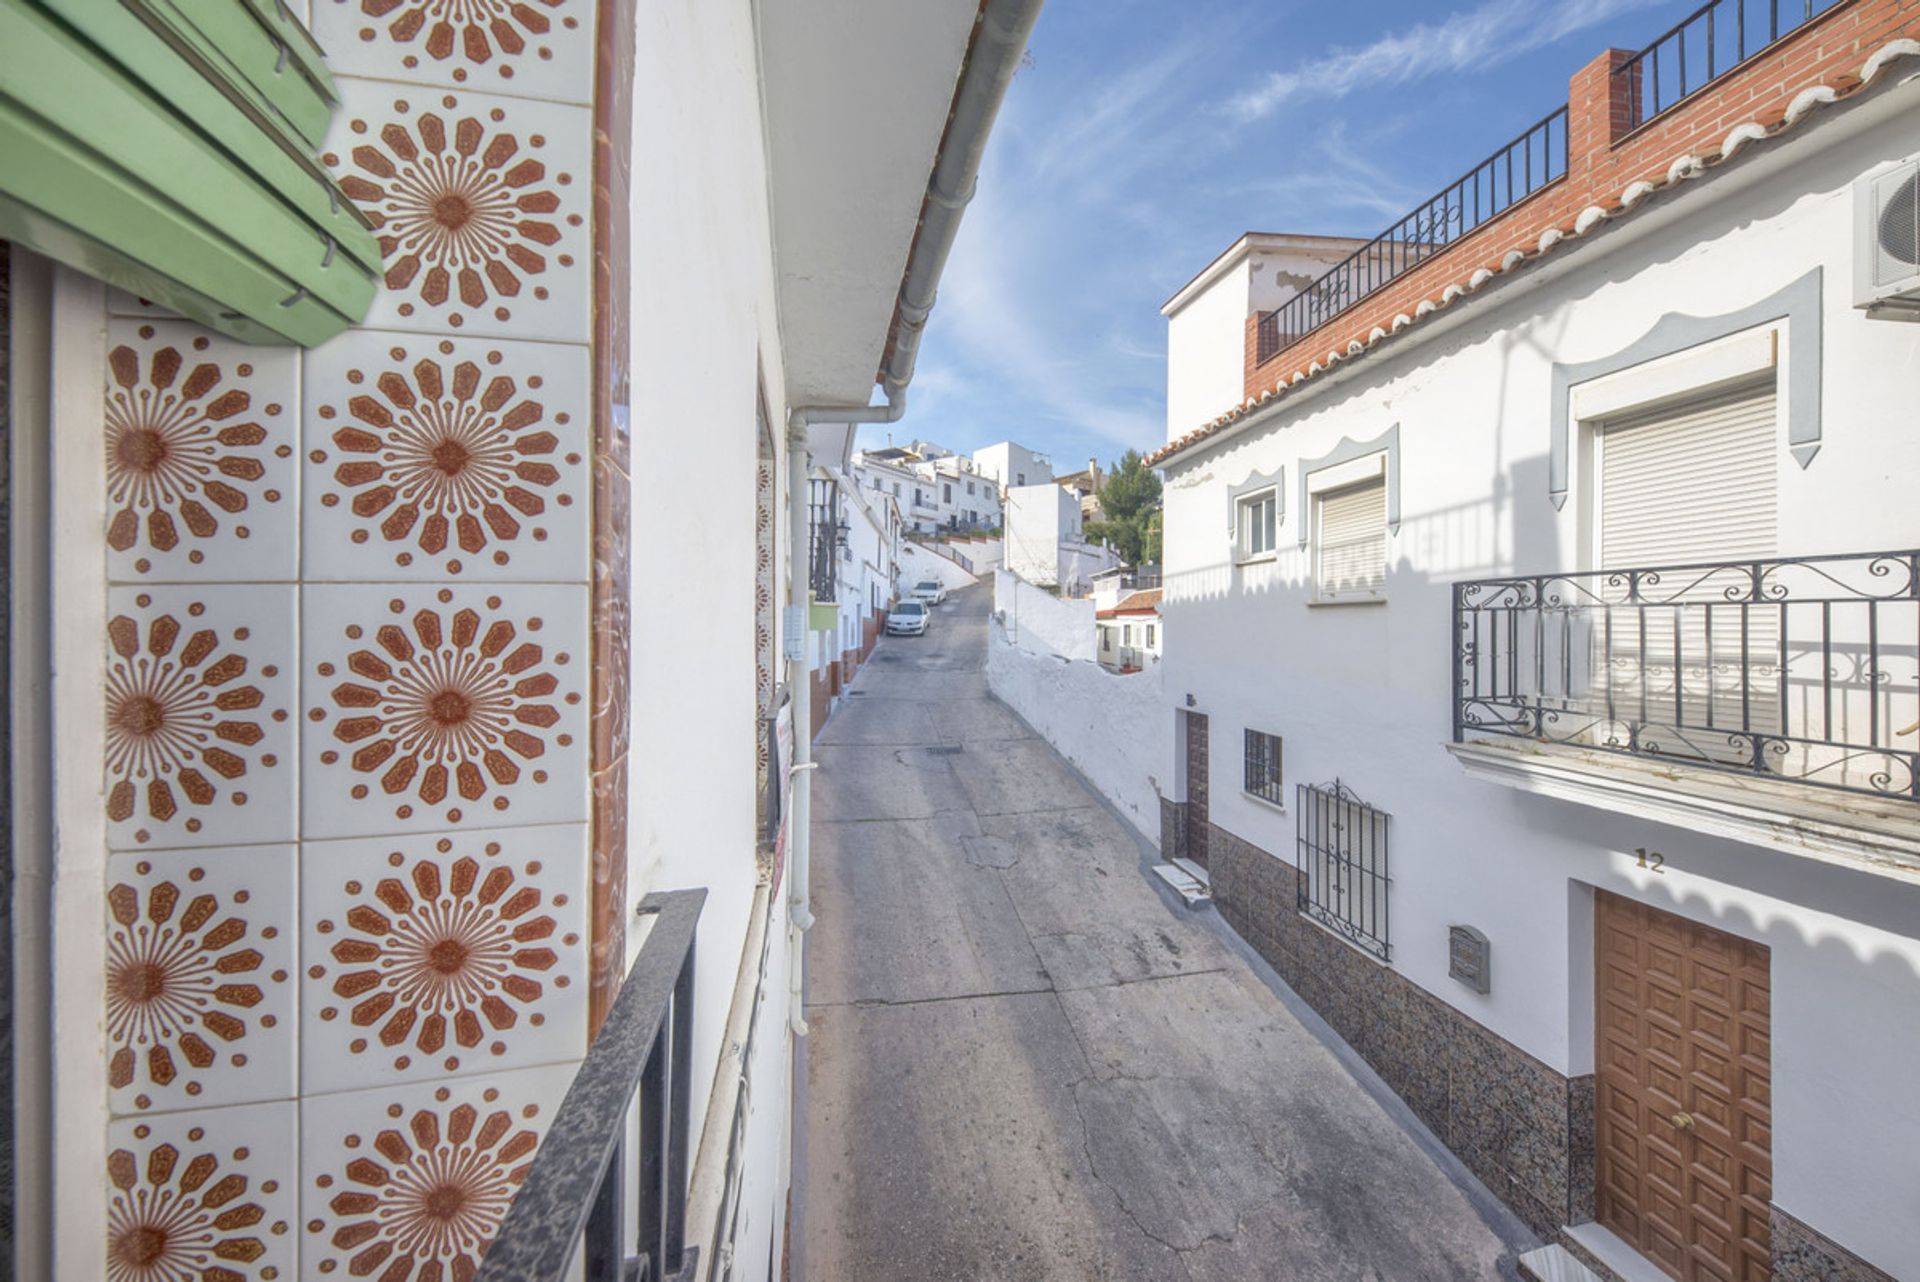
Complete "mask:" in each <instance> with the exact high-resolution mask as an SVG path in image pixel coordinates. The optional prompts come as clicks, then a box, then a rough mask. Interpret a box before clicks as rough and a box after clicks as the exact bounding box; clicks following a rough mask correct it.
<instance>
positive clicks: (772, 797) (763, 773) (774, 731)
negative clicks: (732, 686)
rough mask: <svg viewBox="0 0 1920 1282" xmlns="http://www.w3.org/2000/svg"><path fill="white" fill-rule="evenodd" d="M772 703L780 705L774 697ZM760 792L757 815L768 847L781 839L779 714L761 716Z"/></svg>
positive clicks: (783, 789)
mask: <svg viewBox="0 0 1920 1282" xmlns="http://www.w3.org/2000/svg"><path fill="white" fill-rule="evenodd" d="M774 706H775V707H776V708H777V707H779V706H780V701H779V700H776V701H775V704H774ZM759 774H760V778H759V784H760V796H759V804H758V806H757V807H756V810H757V811H758V813H757V815H756V818H757V819H758V820H759V823H758V827H759V829H760V841H761V843H762V844H763V845H765V846H766V847H767V848H769V849H771V848H772V847H773V845H774V843H775V842H777V841H778V840H779V839H780V822H781V806H780V803H781V798H782V796H783V795H784V794H785V792H786V782H787V772H786V765H785V763H783V762H782V761H781V760H780V714H779V713H778V712H775V713H774V714H773V715H772V716H766V717H761V718H760V771H759Z"/></svg>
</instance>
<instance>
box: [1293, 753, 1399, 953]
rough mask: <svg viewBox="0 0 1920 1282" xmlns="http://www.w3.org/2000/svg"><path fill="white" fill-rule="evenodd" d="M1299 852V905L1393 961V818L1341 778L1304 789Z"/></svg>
mask: <svg viewBox="0 0 1920 1282" xmlns="http://www.w3.org/2000/svg"><path fill="white" fill-rule="evenodd" d="M1295 797H1296V800H1297V804H1298V810H1299V814H1298V818H1296V820H1295V821H1294V822H1295V825H1296V847H1297V851H1298V858H1299V867H1300V879H1299V892H1298V896H1297V899H1296V903H1295V906H1296V907H1297V908H1298V909H1299V911H1300V912H1301V914H1302V915H1304V916H1307V917H1311V918H1312V919H1313V920H1315V921H1317V922H1319V923H1320V924H1321V925H1323V926H1325V927H1327V928H1328V929H1329V930H1331V931H1333V932H1334V933H1335V934H1337V935H1339V936H1340V937H1341V938H1343V939H1345V940H1347V941H1348V942H1349V943H1351V944H1353V945H1354V946H1355V947H1357V948H1360V949H1362V950H1364V951H1366V952H1369V953H1372V954H1373V955H1374V956H1376V957H1378V958H1379V959H1380V960H1381V961H1392V960H1393V945H1392V942H1391V939H1390V937H1389V935H1388V929H1387V928H1388V921H1389V918H1388V898H1389V896H1388V892H1389V890H1390V889H1391V888H1392V884H1393V881H1392V877H1391V875H1390V872H1389V866H1388V847H1387V837H1388V827H1389V823H1388V821H1389V818H1390V817H1389V816H1388V815H1387V813H1386V812H1385V811H1383V810H1376V809H1375V808H1374V807H1372V806H1370V805H1368V804H1367V803H1366V802H1364V801H1361V800H1360V798H1359V797H1357V796H1356V795H1354V792H1353V790H1352V789H1351V788H1348V787H1347V786H1346V785H1345V784H1343V783H1341V782H1340V781H1339V780H1338V779H1335V780H1334V781H1333V782H1332V783H1326V784H1305V783H1303V784H1301V785H1300V786H1299V787H1298V788H1297V789H1296V790H1295Z"/></svg>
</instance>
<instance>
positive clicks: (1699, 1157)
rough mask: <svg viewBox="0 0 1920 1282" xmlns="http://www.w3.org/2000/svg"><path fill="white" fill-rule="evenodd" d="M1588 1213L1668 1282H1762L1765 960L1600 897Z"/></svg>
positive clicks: (1768, 1119) (1722, 937) (1689, 926)
mask: <svg viewBox="0 0 1920 1282" xmlns="http://www.w3.org/2000/svg"><path fill="white" fill-rule="evenodd" d="M1594 914H1595V920H1594V947H1595V952H1596V958H1595V970H1596V981H1597V990H1598V991H1597V1003H1596V1010H1595V1015H1596V1022H1597V1025H1598V1027H1597V1030H1596V1033H1595V1036H1596V1038H1597V1041H1596V1044H1595V1050H1596V1052H1597V1053H1596V1056H1595V1058H1596V1060H1597V1062H1598V1066H1597V1081H1596V1083H1595V1086H1596V1093H1597V1099H1596V1107H1595V1126H1596V1133H1595V1141H1596V1148H1597V1157H1598V1163H1599V1170H1598V1177H1599V1178H1598V1187H1597V1189H1596V1195H1597V1207H1596V1209H1597V1212H1598V1218H1599V1221H1600V1223H1601V1224H1602V1225H1604V1226H1606V1227H1607V1228H1609V1229H1612V1230H1613V1231H1614V1232H1615V1233H1617V1234H1619V1235H1620V1236H1621V1237H1622V1238H1624V1239H1626V1241H1627V1242H1628V1243H1629V1244H1630V1245H1632V1246H1633V1247H1634V1248H1635V1249H1637V1250H1638V1251H1639V1252H1640V1253H1641V1254H1642V1255H1644V1256H1646V1257H1647V1258H1648V1259H1650V1260H1652V1261H1653V1262H1654V1263H1656V1264H1658V1265H1659V1266H1660V1267H1661V1268H1662V1269H1664V1270H1666V1272H1667V1273H1669V1274H1671V1275H1672V1276H1673V1277H1676V1278H1679V1279H1681V1282H1767V1279H1768V1278H1769V1277H1770V1273H1771V1268H1770V1261H1769V1249H1770V1244H1769V1234H1768V1229H1767V1204H1768V1201H1769V1199H1770V1197H1771V1195H1772V1182H1773V1157H1772V1144H1771V1135H1772V1110H1771V1098H1772V1096H1771V1070H1770V1050H1769V1041H1768V953H1767V949H1766V948H1765V947H1763V946H1762V945H1760V944H1755V943H1750V942H1749V941H1747V940H1744V939H1740V938H1738V937H1737V936H1734V935H1729V934H1727V933H1726V932H1725V931H1720V930H1715V929H1713V928H1712V927H1710V926H1702V925H1700V924H1698V923H1696V922H1691V921H1688V920H1686V919H1685V918H1681V917H1676V916H1674V915H1673V914H1672V913H1666V912H1662V911H1660V910H1659V909H1657V908H1649V907H1647V906H1646V905H1644V904H1638V903H1635V902H1633V901H1632V900H1629V899H1622V898H1621V897H1619V896H1618V895H1610V894H1608V893H1606V892H1605V891H1599V892H1597V893H1596V895H1595V904H1594Z"/></svg>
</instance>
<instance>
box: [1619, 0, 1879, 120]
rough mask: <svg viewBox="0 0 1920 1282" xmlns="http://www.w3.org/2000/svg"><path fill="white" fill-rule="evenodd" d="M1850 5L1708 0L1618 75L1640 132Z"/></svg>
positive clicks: (1820, 0)
mask: <svg viewBox="0 0 1920 1282" xmlns="http://www.w3.org/2000/svg"><path fill="white" fill-rule="evenodd" d="M1846 3H1847V0H1708V3H1706V4H1703V5H1701V6H1700V7H1699V8H1698V9H1696V10H1694V11H1693V12H1692V13H1690V14H1688V15H1687V16H1686V17H1684V18H1682V19H1681V20H1680V21H1679V22H1677V23H1675V24H1674V25H1673V27H1672V28H1671V29H1669V30H1668V31H1666V32H1665V33H1663V34H1662V35H1661V36H1660V38H1659V39H1657V40H1655V41H1654V42H1653V43H1652V44H1650V45H1648V46H1647V47H1646V48H1644V49H1642V50H1640V52H1638V53H1636V54H1634V55H1633V56H1632V57H1631V58H1628V59H1627V60H1626V61H1624V62H1622V63H1621V64H1620V65H1619V66H1618V67H1615V68H1614V70H1613V77H1614V80H1615V82H1616V83H1624V85H1625V87H1626V90H1627V103H1628V109H1627V122H1626V124H1627V128H1628V129H1629V130H1633V129H1638V128H1639V127H1640V126H1641V125H1644V124H1646V123H1647V122H1648V121H1649V120H1652V119H1653V118H1654V117H1656V116H1661V115H1665V114H1666V113H1667V112H1669V111H1672V110H1673V109H1674V108H1675V107H1677V106H1679V105H1680V104H1681V103H1683V102H1685V101H1686V100H1687V99H1689V98H1691V97H1693V96H1694V95H1695V94H1697V93H1699V92H1700V91H1701V90H1702V89H1705V88H1706V87H1707V86H1709V85H1711V84H1713V83H1714V82H1715V81H1717V80H1719V79H1720V78H1721V77H1723V76H1726V75H1728V74H1730V73H1731V72H1733V71H1734V70H1735V69H1737V68H1738V67H1739V66H1741V64H1743V63H1745V62H1746V61H1747V60H1748V59H1750V58H1755V57H1758V56H1759V55H1760V54H1762V53H1765V52H1766V51H1767V50H1768V49H1770V48H1772V47H1773V46H1774V45H1776V44H1778V43H1779V42H1780V41H1782V40H1784V39H1786V38H1787V37H1788V36H1790V35H1792V34H1793V33H1794V32H1796V31H1798V30H1799V29H1800V28H1802V27H1804V26H1806V25H1807V24H1808V23H1810V22H1812V21H1813V20H1814V19H1815V18H1818V17H1821V16H1822V15H1824V14H1826V13H1828V12H1830V11H1832V10H1834V9H1838V8H1839V7H1840V6H1841V5H1843V4H1846Z"/></svg>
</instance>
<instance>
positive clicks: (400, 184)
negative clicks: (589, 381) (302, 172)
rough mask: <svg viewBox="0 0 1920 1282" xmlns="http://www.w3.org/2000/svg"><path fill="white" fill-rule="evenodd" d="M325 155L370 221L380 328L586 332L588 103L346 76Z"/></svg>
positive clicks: (374, 318) (542, 334) (373, 323)
mask: <svg viewBox="0 0 1920 1282" xmlns="http://www.w3.org/2000/svg"><path fill="white" fill-rule="evenodd" d="M338 83H339V89H340V97H341V106H340V108H339V109H338V110H337V111H335V113H334V116H333V124H332V127H331V128H330V129H329V131H328V134H327V143H326V150H325V152H324V153H323V155H322V159H323V160H324V161H325V162H326V164H327V166H328V168H330V169H331V170H332V171H333V173H334V175H335V176H336V177H337V178H338V180H339V182H340V189H341V190H342V191H344V192H345V193H346V194H347V197H348V198H349V199H351V200H352V201H354V203H356V204H357V205H359V206H360V208H361V209H362V210H364V211H365V212H366V214H367V216H368V217H369V218H370V219H372V220H373V223H374V226H375V233H376V234H377V235H378V236H379V238H380V247H381V253H382V255H383V256H384V261H385V264H386V273H385V288H384V289H382V290H380V292H379V293H378V294H376V295H375V297H374V301H373V308H372V310H371V311H370V312H369V313H368V314H367V317H366V322H365V323H366V324H367V325H368V326H369V327H370V328H373V329H404V330H409V331H416V332H418V331H426V332H429V333H448V332H450V331H451V332H457V333H462V334H483V335H500V336H503V337H516V338H539V339H559V340H562V341H566V342H575V343H584V342H586V341H587V338H588V330H589V327H590V322H591V319H592V294H591V278H590V268H591V266H592V261H593V244H592V240H591V235H590V228H589V221H590V219H591V216H592V212H593V210H592V205H593V168H592V163H591V161H592V144H593V131H592V113H591V112H590V111H589V110H588V109H587V108H585V107H574V106H567V105H562V104H560V103H551V102H537V101H533V100H531V99H526V98H505V97H500V96H498V95H489V94H483V93H474V92H471V91H465V90H463V91H460V92H457V93H449V92H447V91H446V90H443V89H429V88H425V87H422V86H420V85H406V84H398V83H395V82H394V81H390V80H354V79H349V78H343V79H341V80H340V81H339V82H338Z"/></svg>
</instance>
